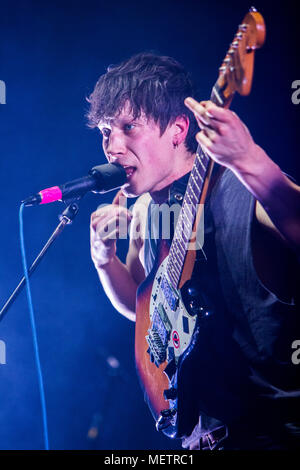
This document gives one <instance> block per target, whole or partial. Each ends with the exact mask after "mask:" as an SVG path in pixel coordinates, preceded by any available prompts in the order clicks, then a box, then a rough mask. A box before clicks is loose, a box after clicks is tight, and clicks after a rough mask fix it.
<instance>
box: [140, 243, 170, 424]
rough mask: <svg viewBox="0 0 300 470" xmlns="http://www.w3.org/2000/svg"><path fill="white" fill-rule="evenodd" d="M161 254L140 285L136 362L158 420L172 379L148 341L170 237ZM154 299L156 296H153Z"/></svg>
mask: <svg viewBox="0 0 300 470" xmlns="http://www.w3.org/2000/svg"><path fill="white" fill-rule="evenodd" d="M160 248H161V249H160V250H159V256H158V257H157V258H156V262H155V264H154V266H153V269H152V271H151V273H150V274H149V276H148V277H147V278H146V279H145V280H144V282H142V284H141V285H140V286H139V288H138V294H137V303H136V325H135V361H136V367H137V371H138V375H139V378H140V381H141V385H142V388H143V389H144V390H145V391H146V393H147V402H148V405H149V407H150V409H151V412H152V414H153V416H154V418H155V419H157V418H158V416H159V413H160V411H161V410H164V409H166V408H168V407H169V404H168V402H167V401H166V400H165V399H164V396H163V392H164V390H165V389H167V388H168V387H169V381H168V378H167V376H166V374H164V372H163V371H164V368H165V367H166V365H167V363H166V361H165V362H164V363H162V364H161V365H160V366H159V367H158V368H157V367H156V365H155V364H154V363H153V362H151V361H150V357H149V354H148V353H147V350H148V348H149V346H148V343H147V341H146V336H147V335H148V329H149V327H150V318H149V311H150V304H151V297H152V289H153V283H154V280H155V276H156V273H157V270H158V268H159V265H160V264H161V263H162V262H163V261H164V259H165V258H166V257H167V256H168V253H169V246H168V243H167V242H166V240H161V243H160ZM152 299H153V298H152Z"/></svg>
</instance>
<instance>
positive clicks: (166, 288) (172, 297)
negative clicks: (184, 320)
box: [160, 276, 179, 312]
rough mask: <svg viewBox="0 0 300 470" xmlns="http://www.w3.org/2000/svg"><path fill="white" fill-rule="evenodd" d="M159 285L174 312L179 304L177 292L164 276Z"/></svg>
mask: <svg viewBox="0 0 300 470" xmlns="http://www.w3.org/2000/svg"><path fill="white" fill-rule="evenodd" d="M160 287H161V290H162V292H163V294H164V297H165V299H166V301H167V302H168V305H169V307H170V309H171V310H172V311H173V312H175V311H176V309H177V307H178V304H179V296H178V294H177V292H176V291H175V290H174V289H173V288H172V287H171V286H170V284H169V282H168V280H167V278H166V276H164V277H163V279H162V281H161V284H160Z"/></svg>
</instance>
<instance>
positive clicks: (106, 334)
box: [0, 0, 300, 449]
mask: <svg viewBox="0 0 300 470" xmlns="http://www.w3.org/2000/svg"><path fill="white" fill-rule="evenodd" d="M274 5H275V2H270V3H266V2H259V1H257V2H256V4H255V6H256V8H257V9H258V10H259V11H261V13H262V14H263V16H264V18H265V21H266V26H267V38H266V43H265V45H264V47H263V49H262V50H260V51H258V52H257V54H256V67H255V75H254V81H253V88H252V92H251V95H250V97H248V98H241V97H236V98H235V100H234V102H233V105H232V109H234V110H235V111H236V112H237V113H238V114H239V115H240V117H241V118H242V119H243V120H244V122H245V123H246V124H247V126H248V127H249V129H250V131H251V133H252V135H253V136H254V138H255V140H256V142H257V143H258V144H260V145H261V146H262V147H263V148H264V149H265V150H266V151H267V152H268V153H269V155H270V156H272V158H273V159H274V160H275V161H276V162H277V163H279V164H280V166H281V167H282V169H283V170H284V171H286V172H287V173H290V174H292V175H294V176H296V177H297V178H298V179H299V176H298V175H297V173H298V168H299V165H298V159H299V152H298V139H299V113H300V105H298V106H296V105H294V104H292V101H291V95H292V88H291V84H292V82H293V81H294V80H297V79H298V80H300V70H299V51H298V47H299V32H298V28H299V26H298V19H299V14H298V11H296V7H295V6H292V3H289V2H281V3H280V5H279V6H278V5H276V6H274ZM250 6H251V4H250V3H248V2H244V1H238V2H232V1H230V2H225V1H216V0H211V1H190V0H186V1H185V2H183V1H177V0H173V1H171V0H161V1H157V0H152V1H151V2H145V1H143V0H142V1H140V2H138V1H131V0H127V1H119V0H115V1H113V2H112V1H107V2H104V1H103V0H98V1H91V0H85V1H72V2H68V1H43V2H39V1H26V0H24V1H20V0H19V1H18V0H17V1H14V2H10V3H8V2H6V5H5V6H4V4H3V3H2V4H1V6H0V50H1V56H0V57H1V59H0V79H1V80H4V81H5V83H6V87H7V97H6V99H7V104H5V105H0V116H1V123H0V124H1V125H0V152H1V159H0V182H1V208H0V214H1V219H0V220H1V231H0V260H1V263H0V270H1V271H0V279H1V283H0V303H1V304H3V303H4V302H5V300H6V298H7V297H8V295H9V294H10V292H11V291H12V289H13V288H14V287H15V285H16V283H17V281H18V280H19V278H20V277H21V276H22V266H21V257H20V248H19V245H20V243H19V227H18V208H19V204H20V201H21V200H22V199H24V198H25V197H27V196H29V195H31V194H33V193H35V192H37V191H39V190H40V189H42V188H45V187H48V186H52V185H55V184H60V183H63V182H66V181H69V180H72V179H75V178H78V177H80V176H84V175H86V174H87V172H88V170H89V169H90V168H91V167H92V166H94V165H96V164H101V163H104V155H103V153H102V151H101V145H100V138H99V135H98V132H97V131H96V130H90V129H88V128H87V127H86V121H85V117H84V115H85V113H86V110H87V103H86V101H85V97H86V96H87V95H88V94H89V93H90V92H91V91H92V89H93V86H94V84H95V82H96V80H97V78H98V76H99V75H100V74H102V73H104V72H105V67H107V66H108V65H109V64H110V63H117V62H118V61H120V60H122V59H124V58H127V57H129V56H130V55H131V54H133V53H136V52H140V51H143V50H155V51H157V52H159V53H162V54H167V55H171V56H174V57H175V58H176V59H177V60H179V61H180V62H182V63H183V64H184V65H185V66H186V67H187V69H189V70H190V71H191V73H192V74H193V76H194V79H195V81H196V84H197V87H198V96H199V97H201V98H202V99H206V98H208V97H209V94H210V89H211V87H212V85H213V83H214V82H215V80H216V78H217V70H218V67H219V66H220V64H221V62H222V59H223V57H224V55H225V53H226V50H227V48H228V46H229V43H230V42H231V40H232V37H233V35H234V33H235V32H236V29H237V25H238V24H239V23H240V22H241V20H242V18H243V17H244V15H245V13H246V12H247V10H248V8H249V7H250ZM111 198H112V195H111V194H110V195H106V196H102V197H101V196H96V195H92V194H88V195H87V196H86V197H85V198H84V200H83V201H82V203H81V205H80V207H81V209H80V213H79V215H78V216H77V219H76V220H75V222H74V223H73V225H72V226H70V227H67V228H66V229H65V232H64V234H63V235H62V236H61V237H60V238H59V240H58V241H57V242H56V245H55V246H53V247H52V248H51V250H50V251H49V253H48V254H47V257H46V258H45V259H44V260H43V262H42V264H41V266H40V267H39V269H38V271H36V273H35V274H34V276H33V277H32V295H33V303H34V308H35V316H36V323H37V332H38V341H39V345H40V355H41V362H42V368H43V374H44V381H45V391H46V401H47V411H48V422H49V438H50V447H51V448H52V449H171V448H173V449H176V448H179V444H178V443H176V442H174V441H171V440H168V439H167V438H165V437H164V436H161V435H159V434H158V433H157V432H156V431H155V428H154V421H153V420H152V417H151V415H150V412H149V411H148V409H147V407H146V405H145V404H144V402H143V394H142V392H141V390H140V388H139V384H138V379H137V376H136V373H135V366H134V350H133V341H134V324H133V323H131V322H129V321H128V320H126V319H125V318H123V317H122V316H121V315H119V314H118V313H117V312H116V311H115V310H114V309H113V308H112V307H111V305H110V303H109V302H108V300H107V299H106V297H105V295H104V294H103V291H102V288H101V286H100V285H99V283H98V279H97V274H96V271H95V270H94V268H93V265H92V262H91V260H90V255H89V216H90V213H91V212H92V211H93V210H95V209H96V207H97V205H98V204H100V203H103V202H110V201H111ZM62 209H63V205H62V204H59V203H55V204H50V205H48V206H45V207H43V206H42V207H36V208H28V209H26V210H25V211H24V219H25V240H26V248H27V256H28V260H32V259H33V257H34V255H35V254H36V253H37V252H38V250H39V249H40V248H41V246H42V244H43V243H44V241H45V240H46V239H47V238H48V236H49V235H50V233H51V232H52V230H53V229H54V227H55V226H56V224H57V221H58V219H57V216H58V214H59V213H60V212H61V211H62ZM124 250H125V244H124V243H123V244H122V245H121V247H120V255H121V257H123V256H124ZM0 340H2V341H5V343H6V355H7V358H6V359H7V363H6V364H5V365H1V364H0V449H41V448H42V447H43V440H42V421H41V410H40V401H39V393H38V383H37V373H36V367H35V363H34V354H33V345H32V335H31V330H30V324H29V314H28V307H27V302H26V296H25V292H23V293H22V294H21V295H20V297H19V298H18V299H17V300H16V302H15V304H14V305H13V306H12V307H11V309H10V310H9V312H8V313H7V315H6V316H5V318H4V319H3V320H2V322H1V323H0ZM110 356H113V357H115V358H117V359H118V361H119V367H118V368H117V369H112V368H111V367H110V366H109V365H108V362H107V358H108V357H110ZM93 424H96V426H97V427H98V431H99V433H98V436H97V437H96V438H94V439H91V438H88V437H87V433H88V430H89V429H90V427H91V426H92V425H93Z"/></svg>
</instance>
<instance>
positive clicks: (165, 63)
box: [87, 52, 199, 153]
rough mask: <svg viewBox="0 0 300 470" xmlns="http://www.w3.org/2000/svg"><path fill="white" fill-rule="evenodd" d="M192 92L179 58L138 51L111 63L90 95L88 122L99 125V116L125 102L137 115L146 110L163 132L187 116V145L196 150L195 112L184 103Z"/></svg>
mask: <svg viewBox="0 0 300 470" xmlns="http://www.w3.org/2000/svg"><path fill="white" fill-rule="evenodd" d="M193 95H194V90H193V85H192V82H191V79H190V77H189V74H188V73H187V72H186V71H185V69H184V68H183V66H182V65H180V64H179V63H178V62H177V61H176V60H174V59H172V58H171V57H166V56H160V55H157V54H154V53H150V52H146V53H140V54H136V55H134V56H132V57H130V59H128V60H126V61H123V62H121V63H120V64H118V65H110V66H109V67H108V69H107V72H106V73H105V74H104V75H101V76H100V78H99V80H98V82H97V83H96V86H95V88H94V91H93V92H92V94H91V95H90V96H89V98H87V100H88V102H89V103H90V107H89V110H88V113H87V118H88V126H89V127H92V128H93V127H96V126H97V125H98V123H99V121H100V120H102V119H105V118H108V117H114V116H117V115H118V114H119V113H120V112H121V111H122V109H123V107H124V105H125V103H126V102H128V103H129V106H130V110H131V112H132V114H133V118H134V119H137V118H138V117H139V116H140V115H141V112H144V113H145V115H146V117H147V118H152V119H153V120H154V122H155V123H156V124H157V123H158V125H159V127H160V132H161V135H162V134H163V133H164V132H165V130H166V128H167V126H168V124H172V122H174V121H175V119H176V117H178V116H187V117H188V118H189V122H190V125H189V130H188V134H187V136H186V139H185V146H186V148H187V150H188V151H189V152H191V153H194V152H195V151H196V148H197V142H196V140H195V135H196V133H197V131H198V130H199V129H198V125H197V122H196V120H195V118H194V115H193V113H191V111H190V110H189V109H188V108H187V107H186V106H185V105H184V99H185V98H186V97H187V96H193Z"/></svg>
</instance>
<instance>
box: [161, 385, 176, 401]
mask: <svg viewBox="0 0 300 470" xmlns="http://www.w3.org/2000/svg"><path fill="white" fill-rule="evenodd" d="M164 397H165V399H166V400H175V398H176V397H177V389H176V388H175V387H171V388H168V389H167V390H164Z"/></svg>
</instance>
